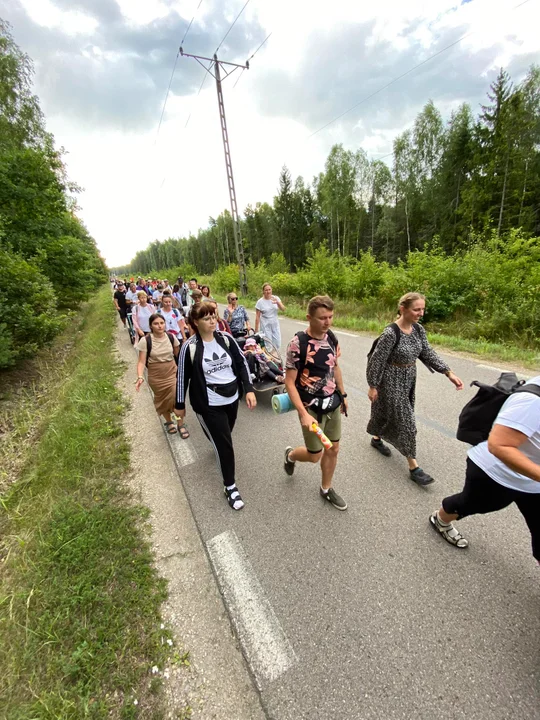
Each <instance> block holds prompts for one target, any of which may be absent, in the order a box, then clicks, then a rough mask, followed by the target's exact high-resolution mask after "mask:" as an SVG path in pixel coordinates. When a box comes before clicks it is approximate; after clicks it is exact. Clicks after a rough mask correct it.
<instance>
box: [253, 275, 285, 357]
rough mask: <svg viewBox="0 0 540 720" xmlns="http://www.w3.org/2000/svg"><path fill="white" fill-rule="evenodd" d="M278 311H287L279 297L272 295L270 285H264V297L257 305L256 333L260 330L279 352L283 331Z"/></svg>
mask: <svg viewBox="0 0 540 720" xmlns="http://www.w3.org/2000/svg"><path fill="white" fill-rule="evenodd" d="M278 309H279V310H285V305H283V303H282V302H281V300H280V298H279V297H278V296H277V295H272V286H271V285H270V283H265V284H264V285H263V296H262V298H259V299H258V300H257V304H256V305H255V332H256V333H257V332H259V328H260V330H261V332H262V333H263V335H265V337H267V338H268V339H269V340H270V342H271V343H272V345H273V346H274V348H275V349H276V350H278V351H279V346H280V345H281V331H280V329H279V319H278Z"/></svg>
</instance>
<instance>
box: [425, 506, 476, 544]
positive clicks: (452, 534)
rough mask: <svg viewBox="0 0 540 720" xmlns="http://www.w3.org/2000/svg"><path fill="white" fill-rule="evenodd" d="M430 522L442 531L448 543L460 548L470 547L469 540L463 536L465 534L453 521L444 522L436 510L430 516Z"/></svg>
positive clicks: (435, 528) (439, 531)
mask: <svg viewBox="0 0 540 720" xmlns="http://www.w3.org/2000/svg"><path fill="white" fill-rule="evenodd" d="M429 522H430V524H431V526H432V527H433V529H434V530H436V531H437V532H438V533H440V534H441V535H442V536H443V538H444V539H445V540H446V542H447V543H450V545H454V546H455V547H457V548H459V549H460V550H464V549H465V548H467V547H469V541H468V540H467V539H466V538H464V537H463V535H462V534H461V533H460V532H459V530H457V529H456V528H455V527H454V526H453V525H452V523H448V524H443V523H442V522H441V521H440V520H439V518H438V515H437V513H436V512H434V513H433V514H432V515H430V517H429Z"/></svg>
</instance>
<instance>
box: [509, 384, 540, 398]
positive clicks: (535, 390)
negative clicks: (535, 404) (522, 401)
mask: <svg viewBox="0 0 540 720" xmlns="http://www.w3.org/2000/svg"><path fill="white" fill-rule="evenodd" d="M519 392H526V393H530V394H531V395H536V397H540V385H535V383H528V384H527V385H521V386H520V387H518V388H516V390H514V393H519Z"/></svg>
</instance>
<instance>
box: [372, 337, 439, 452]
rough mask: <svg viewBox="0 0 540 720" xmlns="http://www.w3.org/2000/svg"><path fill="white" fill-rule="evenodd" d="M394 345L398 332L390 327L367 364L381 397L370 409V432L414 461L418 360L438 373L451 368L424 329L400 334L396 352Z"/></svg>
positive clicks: (373, 383)
mask: <svg viewBox="0 0 540 720" xmlns="http://www.w3.org/2000/svg"><path fill="white" fill-rule="evenodd" d="M395 342H396V335H395V332H394V330H393V329H392V328H391V327H390V326H388V327H387V328H386V329H385V330H384V331H383V333H382V335H381V337H380V339H379V342H378V343H377V345H376V347H375V350H374V352H373V355H372V356H371V358H370V359H369V361H368V365H367V371H366V376H367V381H368V384H369V386H370V387H374V388H377V390H378V397H377V400H375V402H374V403H372V405H371V418H370V420H369V423H368V426H367V431H368V433H369V434H370V435H378V436H379V437H381V438H383V439H384V440H386V441H387V442H389V443H390V444H391V445H393V446H394V447H395V448H396V449H397V450H399V452H400V453H401V454H402V455H405V457H411V458H415V457H416V421H415V418H414V401H415V389H416V360H417V359H418V358H419V359H420V360H422V362H424V363H425V364H426V365H427V366H428V367H430V368H432V369H433V370H435V371H436V372H439V373H445V372H447V371H448V370H449V369H450V368H449V367H448V365H447V364H446V363H445V362H444V360H442V359H441V358H440V357H439V356H438V355H437V353H436V352H435V350H433V348H432V347H431V345H430V344H429V342H428V339H427V337H426V331H425V330H424V328H423V327H422V326H421V325H415V326H414V327H413V330H412V332H411V334H410V335H406V334H405V333H404V332H401V333H400V339H399V343H398V345H397V346H396V349H395V350H393V348H394V345H395ZM400 366H406V367H400Z"/></svg>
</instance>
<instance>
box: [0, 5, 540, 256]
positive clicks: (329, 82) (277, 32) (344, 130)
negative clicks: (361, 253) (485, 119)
mask: <svg viewBox="0 0 540 720" xmlns="http://www.w3.org/2000/svg"><path fill="white" fill-rule="evenodd" d="M520 2H522V0H513V1H510V0H468V1H464V2H461V0H456V1H455V2H452V1H451V0H427V1H421V0H377V2H369V3H368V2H362V1H361V0H250V2H249V3H248V5H247V7H246V9H245V11H244V12H243V14H242V15H241V17H240V19H239V20H238V22H237V23H236V25H235V26H234V28H233V29H232V31H231V32H230V34H229V36H228V37H227V39H226V41H225V42H224V44H223V45H222V47H221V49H220V52H219V56H220V58H222V59H224V60H230V61H232V62H242V63H243V62H244V61H245V60H246V58H247V57H249V56H250V55H251V54H252V53H253V52H254V51H255V50H256V48H257V47H258V46H259V45H260V43H261V42H262V41H263V40H264V38H265V37H266V36H267V35H268V34H269V33H270V32H271V33H272V35H271V37H270V39H269V40H268V42H267V43H266V44H265V45H264V47H263V48H262V49H261V50H260V51H259V52H258V53H257V55H256V56H255V58H254V59H253V60H252V62H251V67H250V70H249V71H246V72H244V73H243V74H242V77H241V79H240V81H239V82H238V84H237V85H236V87H234V85H235V83H236V79H237V77H238V72H239V71H238V72H237V73H235V74H234V75H233V76H232V77H231V78H229V79H227V81H226V82H225V83H224V93H225V106H226V111H227V120H228V124H229V134H230V141H231V152H232V159H233V167H234V174H235V179H236V186H237V196H238V204H239V208H240V209H243V208H244V207H245V206H246V205H247V204H248V203H252V204H254V203H255V202H257V201H268V202H271V201H272V198H273V196H274V194H275V193H276V189H277V184H278V175H279V171H280V168H281V166H282V165H283V164H287V165H288V166H289V168H290V169H291V172H292V174H293V176H294V177H296V176H297V175H303V176H304V177H305V178H306V180H308V181H309V180H311V178H312V177H313V175H314V174H316V173H318V172H320V171H321V170H322V169H323V167H324V161H325V159H326V156H327V154H328V151H329V149H330V147H331V145H332V144H333V143H336V142H342V143H343V144H344V145H345V147H347V148H351V149H353V150H355V149H357V148H358V147H363V148H364V149H365V150H366V152H367V153H368V155H369V156H370V157H375V158H376V157H381V156H383V155H385V154H387V153H389V152H390V151H391V150H392V140H393V138H394V137H395V136H396V135H397V134H398V133H400V132H402V131H403V130H404V129H405V128H407V127H409V126H410V125H411V124H412V123H413V122H414V118H415V116H416V114H417V113H418V112H419V111H420V110H421V109H422V107H423V105H424V104H425V103H426V102H427V101H428V100H429V99H430V98H431V99H432V100H434V102H435V103H436V105H437V106H438V107H439V109H440V110H441V112H442V113H443V116H444V117H445V119H446V118H448V116H449V114H450V112H451V110H452V109H453V108H455V107H457V106H458V105H459V104H460V103H462V102H464V101H467V102H469V103H471V105H472V106H473V110H474V111H475V112H476V111H477V109H478V106H479V103H480V102H483V101H484V100H485V93H486V90H487V87H488V85H489V83H490V82H491V81H492V80H493V79H494V77H495V76H496V74H497V71H498V69H499V67H501V66H504V67H505V68H506V69H507V70H508V71H509V72H510V74H511V76H512V78H513V79H514V80H515V81H519V80H521V79H522V78H523V76H524V74H525V73H526V71H527V68H528V66H529V65H530V64H531V63H533V62H539V61H540V38H539V34H538V27H539V20H540V3H539V2H538V0H529V1H528V2H526V4H524V5H523V6H522V7H518V8H517V9H515V8H516V6H518V5H519V4H520ZM244 3H245V0H201V2H200V3H199V0H185V1H184V0H0V16H1V17H2V18H4V19H6V20H8V21H9V22H10V23H11V25H12V29H13V34H14V38H15V41H16V42H17V43H18V44H19V45H20V47H21V48H22V49H23V50H24V51H26V52H27V53H28V54H29V55H30V56H31V57H32V59H33V60H34V63H35V68H36V76H35V89H36V93H37V94H38V95H39V97H40V100H41V104H42V107H43V110H44V112H45V115H46V118H47V126H48V129H49V130H50V131H51V132H53V133H54V135H55V137H56V143H57V145H58V146H64V147H65V148H66V150H67V151H68V153H69V154H68V155H67V157H66V161H67V166H68V172H69V174H70V177H71V178H72V179H73V180H74V181H76V182H77V183H78V184H79V185H81V186H82V187H83V188H84V192H83V193H82V194H81V196H80V197H79V203H80V205H81V213H80V214H81V217H82V219H83V220H84V222H85V223H86V225H87V227H88V229H89V230H90V232H91V234H92V235H93V237H94V238H95V239H96V241H97V243H98V246H99V248H100V250H101V252H102V254H103V256H104V257H105V259H106V260H107V262H108V264H109V265H110V266H111V267H112V266H114V265H119V264H125V263H127V262H129V260H130V259H131V258H132V257H133V255H134V254H135V252H136V251H137V250H139V249H142V248H145V247H146V246H147V245H148V243H149V242H151V241H152V240H155V239H159V240H162V239H166V238H167V237H178V236H186V235H187V234H188V233H190V232H192V233H196V232H197V229H198V228H200V227H206V225H207V222H208V218H209V216H213V217H215V216H217V215H218V214H219V213H220V212H221V211H222V210H223V209H224V208H226V207H228V203H229V200H228V192H227V185H226V177H225V168H224V159H223V148H222V144H221V133H220V128H219V118H218V111H217V100H216V89H215V83H214V81H213V80H212V78H210V77H208V78H207V80H206V82H205V84H204V86H203V89H202V91H201V92H200V94H198V91H199V87H200V84H201V81H202V78H203V74H204V71H203V69H202V68H201V67H200V66H199V65H198V64H197V63H196V61H195V60H192V59H189V58H179V59H178V63H177V67H176V73H175V75H174V79H173V82H172V87H171V93H170V95H169V99H168V102H167V106H166V111H165V116H164V119H163V123H162V125H161V129H160V130H159V133H158V123H159V119H160V115H161V110H162V106H163V102H164V99H165V94H166V90H167V86H168V84H169V79H170V76H171V71H172V67H173V63H174V59H175V56H176V52H177V49H178V46H179V43H180V41H181V39H182V37H183V36H184V33H185V31H186V29H187V26H188V23H189V21H190V20H191V18H192V16H193V14H194V13H195V20H194V22H193V25H192V27H191V29H190V30H189V33H188V35H187V38H186V41H185V43H184V50H185V51H186V52H190V53H193V54H201V55H206V56H210V55H212V54H213V52H214V51H215V49H216V47H217V46H218V44H219V43H220V41H221V40H222V38H223V36H224V35H225V33H226V32H227V30H228V29H229V27H230V25H231V23H232V21H233V20H234V18H235V17H236V16H237V14H238V13H239V12H240V10H241V9H242V7H243V5H244ZM199 4H200V7H199V8H198V9H197V6H198V5H199ZM466 33H471V34H470V36H468V37H467V38H466V39H464V40H463V41H462V42H460V43H459V44H458V45H456V46H454V47H452V48H451V49H449V50H447V51H445V52H443V53H442V54H441V55H440V56H438V57H436V58H434V59H433V60H431V61H429V62H428V63H426V64H425V65H423V66H422V67H420V68H418V69H417V70H415V71H414V72H412V73H411V74H410V75H407V77H405V78H403V79H402V80H399V81H398V82H397V83H395V84H393V85H392V86H391V87H389V88H387V89H386V90H383V91H382V92H381V93H379V94H377V95H376V96H375V97H373V98H372V99H370V100H368V101H366V102H364V103H362V104H360V105H359V106H358V107H357V108H356V109H354V110H352V111H351V112H350V113H348V114H347V115H345V116H344V117H343V118H342V119H341V120H339V121H338V122H336V123H333V124H332V125H330V126H329V127H328V128H326V129H324V130H322V131H321V132H318V133H316V134H315V135H313V136H312V137H309V136H310V135H311V134H312V133H315V132H316V131H317V130H318V129H319V128H321V127H322V126H323V125H325V124H326V123H328V122H329V121H330V120H332V119H333V118H335V117H336V116H338V115H339V114H341V113H342V112H344V111H346V110H347V109H348V108H350V107H351V106H353V105H355V104H356V103H359V102H360V101H361V100H362V99H363V98H365V97H367V96H368V95H370V94H371V93H373V92H375V91H376V90H378V89H379V88H381V87H382V86H384V85H385V84H386V83H388V82H389V81H390V80H392V79H393V78H395V77H397V76H399V75H401V74H402V73H404V72H405V71H407V70H408V69H409V68H412V67H413V66H415V65H417V64H418V63H420V62H422V61H423V60H425V59H426V58H427V57H429V56H430V55H433V54H434V53H436V52H437V51H439V50H442V49H443V48H444V47H446V46H447V45H450V44H451V43H452V42H454V41H455V40H457V39H458V38H460V37H461V36H463V35H465V34H466ZM188 118H189V121H188Z"/></svg>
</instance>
